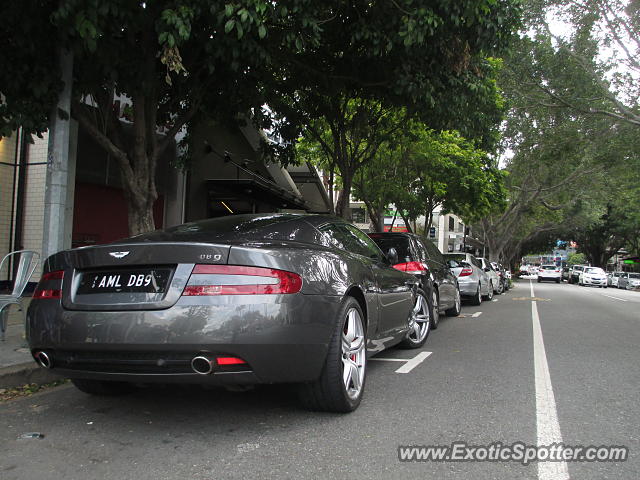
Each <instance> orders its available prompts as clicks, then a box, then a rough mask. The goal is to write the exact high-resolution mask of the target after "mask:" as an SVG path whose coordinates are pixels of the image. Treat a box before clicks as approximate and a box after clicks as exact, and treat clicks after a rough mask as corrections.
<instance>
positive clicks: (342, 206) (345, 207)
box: [336, 171, 353, 221]
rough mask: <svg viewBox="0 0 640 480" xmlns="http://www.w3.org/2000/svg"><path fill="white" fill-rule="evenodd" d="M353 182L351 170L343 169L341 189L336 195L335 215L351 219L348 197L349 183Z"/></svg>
mask: <svg viewBox="0 0 640 480" xmlns="http://www.w3.org/2000/svg"><path fill="white" fill-rule="evenodd" d="M352 183H353V172H351V171H345V172H344V173H343V174H342V190H340V194H339V195H338V202H337V203H336V215H338V216H339V217H342V218H344V219H345V220H348V221H351V208H349V199H350V198H349V197H351V185H352Z"/></svg>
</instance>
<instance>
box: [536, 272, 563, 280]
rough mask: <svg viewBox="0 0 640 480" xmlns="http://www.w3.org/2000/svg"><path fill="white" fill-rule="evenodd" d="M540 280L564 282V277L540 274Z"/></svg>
mask: <svg viewBox="0 0 640 480" xmlns="http://www.w3.org/2000/svg"><path fill="white" fill-rule="evenodd" d="M538 279H539V280H553V281H554V282H555V281H556V280H562V276H561V275H560V274H554V275H550V274H540V273H539V274H538Z"/></svg>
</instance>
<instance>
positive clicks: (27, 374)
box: [0, 298, 60, 389]
mask: <svg viewBox="0 0 640 480" xmlns="http://www.w3.org/2000/svg"><path fill="white" fill-rule="evenodd" d="M29 301H30V299H29V298H25V299H23V301H22V304H23V310H22V311H19V310H18V307H17V305H11V306H10V307H9V308H10V309H11V310H10V311H9V320H8V322H7V331H6V336H5V341H4V342H3V341H0V389H2V388H12V387H18V386H20V385H25V384H27V383H39V384H42V383H49V382H53V381H54V380H58V379H59V378H60V377H58V376H56V375H53V374H52V373H50V372H48V371H47V370H45V369H44V368H41V367H39V366H38V365H37V364H36V362H35V360H34V359H33V357H32V356H31V353H30V352H29V347H28V346H27V340H26V339H25V335H24V319H25V315H26V311H27V307H28V306H29Z"/></svg>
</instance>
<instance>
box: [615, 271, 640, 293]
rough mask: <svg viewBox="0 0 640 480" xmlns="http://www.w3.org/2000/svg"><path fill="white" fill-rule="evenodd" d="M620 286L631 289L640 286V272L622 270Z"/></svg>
mask: <svg viewBox="0 0 640 480" xmlns="http://www.w3.org/2000/svg"><path fill="white" fill-rule="evenodd" d="M618 288H624V289H627V290H631V289H632V288H640V273H633V272H620V277H619V278H618Z"/></svg>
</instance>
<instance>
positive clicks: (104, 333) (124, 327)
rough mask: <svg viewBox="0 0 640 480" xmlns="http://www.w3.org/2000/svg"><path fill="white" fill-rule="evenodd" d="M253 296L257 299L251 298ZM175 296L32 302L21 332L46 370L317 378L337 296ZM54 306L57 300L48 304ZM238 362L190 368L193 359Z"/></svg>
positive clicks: (247, 379)
mask: <svg viewBox="0 0 640 480" xmlns="http://www.w3.org/2000/svg"><path fill="white" fill-rule="evenodd" d="M257 297H259V298H260V300H263V301H264V302H263V303H256V298H257ZM198 301H200V302H201V303H202V302H203V300H202V299H197V298H182V299H181V300H180V301H178V303H176V305H174V306H173V307H171V308H169V309H165V310H153V311H135V312H131V311H118V312H88V311H70V310H63V309H62V308H60V306H59V303H58V302H56V301H55V300H43V301H39V302H32V303H31V306H30V308H29V311H28V315H27V337H28V341H29V346H30V348H31V351H32V353H35V352H37V351H45V352H47V354H48V355H50V358H51V361H52V368H51V369H50V371H51V372H52V373H57V374H59V375H63V376H65V377H68V378H91V379H103V380H123V381H130V382H140V383H146V382H167V383H171V382H181V383H211V384H237V383H244V384H248V383H278V382H304V381H310V380H314V379H315V378H317V377H318V376H319V375H320V373H321V371H322V367H323V365H324V361H325V359H326V355H327V348H328V344H329V341H330V340H331V336H332V334H333V331H334V327H335V321H336V316H337V312H338V309H339V308H340V298H339V297H327V296H315V295H290V296H289V295H268V296H262V295H258V296H251V297H249V296H237V297H235V298H233V299H230V298H226V299H222V298H218V300H217V301H218V302H219V304H216V305H214V304H206V305H202V304H197V303H196V302H198ZM56 303H58V305H57V306H56ZM198 355H205V356H207V357H212V358H215V357H219V356H222V357H225V356H226V357H238V358H240V359H242V360H244V361H245V362H246V363H245V364H241V365H233V366H232V367H226V366H220V367H219V368H214V371H213V372H212V373H211V374H209V375H202V374H198V373H195V372H194V371H193V370H192V368H191V360H192V359H193V358H194V357H196V356H198Z"/></svg>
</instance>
